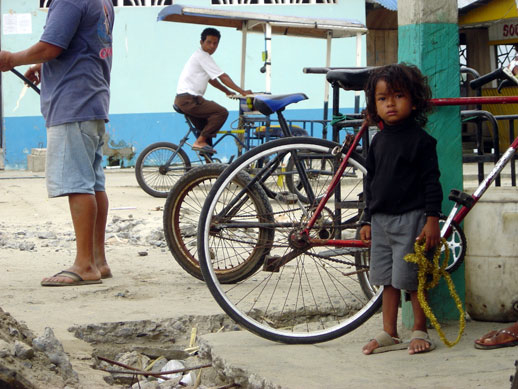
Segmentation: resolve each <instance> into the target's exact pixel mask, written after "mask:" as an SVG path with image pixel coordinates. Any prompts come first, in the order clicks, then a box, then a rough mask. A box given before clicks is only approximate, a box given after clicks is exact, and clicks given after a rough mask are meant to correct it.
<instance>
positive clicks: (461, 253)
mask: <svg viewBox="0 0 518 389" xmlns="http://www.w3.org/2000/svg"><path fill="white" fill-rule="evenodd" d="M445 221H446V217H445V216H441V217H440V219H439V227H442V224H444V222H445ZM451 228H452V232H451V234H450V236H448V237H447V238H446V242H447V244H448V248H449V250H450V258H449V261H448V265H447V266H446V271H447V272H448V273H453V272H454V271H455V270H457V269H458V268H459V267H460V265H462V263H463V262H464V257H465V256H466V249H467V243H466V235H465V234H464V231H463V230H462V228H461V226H460V225H459V224H458V223H457V222H454V221H453V220H452V222H451ZM442 251H443V252H444V249H442ZM443 255H444V253H443V254H442V255H441V258H440V259H439V263H442V260H443Z"/></svg>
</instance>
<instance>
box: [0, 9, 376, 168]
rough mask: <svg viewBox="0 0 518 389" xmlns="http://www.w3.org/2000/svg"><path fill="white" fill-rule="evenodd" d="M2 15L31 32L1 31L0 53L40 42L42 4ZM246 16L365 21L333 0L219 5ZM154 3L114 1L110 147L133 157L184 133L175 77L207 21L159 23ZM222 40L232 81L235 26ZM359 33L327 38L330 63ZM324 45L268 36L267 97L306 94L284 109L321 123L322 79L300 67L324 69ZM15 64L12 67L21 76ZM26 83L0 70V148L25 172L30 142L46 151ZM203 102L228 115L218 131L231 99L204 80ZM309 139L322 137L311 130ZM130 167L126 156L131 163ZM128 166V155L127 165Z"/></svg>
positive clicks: (257, 43)
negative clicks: (0, 126) (23, 19)
mask: <svg viewBox="0 0 518 389" xmlns="http://www.w3.org/2000/svg"><path fill="white" fill-rule="evenodd" d="M187 3H188V4H189V5H192V6H200V7H212V6H211V4H210V0H189V1H184V4H187ZM0 7H1V13H2V15H3V14H6V13H18V14H24V13H28V14H30V15H31V20H32V33H31V34H9V35H4V34H3V32H4V31H3V29H2V37H1V39H2V41H1V42H2V49H3V50H9V51H18V50H23V49H25V48H27V47H29V46H30V45H32V44H34V43H35V42H37V41H38V39H39V37H40V36H41V32H42V31H43V26H44V24H45V18H46V15H47V12H46V10H42V9H40V8H39V1H38V0H2V1H1V3H0ZM222 7H225V9H232V10H242V11H247V12H259V13H271V14H284V15H293V16H306V17H327V18H336V17H338V18H347V19H356V20H358V21H360V22H362V23H365V2H364V0H348V1H340V2H339V4H334V5H277V6H233V7H228V6H222ZM160 10H161V7H116V9H115V12H116V19H115V31H114V62H113V70H112V98H111V106H110V123H109V124H108V127H107V132H108V134H109V136H110V140H109V144H110V145H111V146H112V147H114V148H116V147H118V146H121V145H127V146H131V147H134V148H135V151H136V152H137V153H138V152H140V151H141V150H142V149H143V148H144V147H146V146H147V145H149V144H150V143H152V142H155V141H160V140H166V141H171V142H173V143H178V141H179V140H180V138H181V137H182V136H183V134H184V133H185V128H186V127H185V124H184V119H183V117H181V116H180V115H178V114H177V113H174V111H173V109H172V103H173V100H174V95H175V90H176V82H177V78H178V75H179V74H180V71H181V69H182V67H183V65H184V63H185V62H186V61H187V59H188V58H189V56H190V55H191V54H192V52H193V51H194V50H195V49H196V48H198V47H199V40H200V32H201V31H202V29H203V28H204V27H205V26H202V25H191V24H183V23H171V22H157V15H158V13H159V12H160ZM219 29H220V31H221V33H222V39H221V42H220V45H219V48H218V51H217V52H216V53H215V54H214V58H215V60H216V62H217V63H218V64H219V66H220V67H221V68H222V69H223V70H224V71H225V72H226V73H228V74H229V75H230V76H231V77H232V78H233V80H234V81H235V82H236V83H239V79H240V61H241V32H239V31H236V30H234V29H230V28H219ZM362 47H363V50H362V51H363V55H362V64H365V51H366V50H365V38H364V37H363V38H362ZM263 50H264V39H263V35H261V34H249V35H248V41H247V59H246V61H247V62H246V84H245V87H246V88H247V89H252V90H254V91H263V90H264V89H265V80H264V74H262V73H260V71H259V69H260V68H261V66H262V65H263V62H262V56H261V53H262V51H263ZM355 54H356V38H340V39H334V40H333V43H332V57H331V66H355V65H356V57H355ZM325 55H326V42H325V40H321V39H314V38H294V37H284V36H274V37H273V40H272V93H274V94H281V93H290V92H304V93H306V94H307V95H308V96H309V100H307V101H303V102H300V103H297V104H295V105H292V106H290V108H289V112H288V113H287V116H288V117H291V118H306V119H321V118H322V117H323V111H322V107H323V99H324V83H325V77H324V75H314V74H304V73H303V72H302V69H303V68H304V67H310V66H324V65H325ZM26 68H27V67H25V66H22V67H20V69H18V70H19V71H21V72H22V73H23V72H25V70H26ZM23 90H24V88H23V83H22V81H20V80H19V79H18V78H17V77H16V76H14V75H13V74H12V73H10V72H8V73H4V74H3V75H2V93H3V113H4V139H3V140H4V145H3V146H4V150H5V167H6V169H19V168H26V163H27V158H26V156H27V154H28V153H30V150H31V148H35V147H45V145H46V132H45V124H44V121H43V118H42V117H41V114H40V108H39V97H38V95H37V94H36V93H34V92H33V91H32V90H27V91H25V94H24V95H23V96H22V94H23ZM205 97H206V98H208V99H211V100H216V101H218V102H219V103H220V104H222V105H224V106H226V107H227V109H229V111H231V114H230V116H229V120H228V122H227V124H226V126H225V127H229V126H230V125H231V123H232V122H233V121H234V120H235V119H236V118H237V110H238V103H237V102H236V101H234V100H230V99H227V98H226V97H225V96H224V95H223V94H222V93H221V92H219V91H218V90H215V89H214V88H211V87H210V86H209V88H208V90H207V93H206V96H205ZM341 105H342V111H343V112H344V113H345V112H351V111H352V109H353V108H352V107H353V106H354V94H353V93H342V95H341ZM315 136H321V135H320V133H319V132H318V130H317V133H315ZM218 150H219V156H220V157H223V158H225V157H228V156H230V155H232V154H233V153H234V151H235V146H233V142H232V141H230V140H228V141H224V142H223V143H222V145H221V148H220V147H218ZM129 163H131V161H129ZM126 164H128V161H126Z"/></svg>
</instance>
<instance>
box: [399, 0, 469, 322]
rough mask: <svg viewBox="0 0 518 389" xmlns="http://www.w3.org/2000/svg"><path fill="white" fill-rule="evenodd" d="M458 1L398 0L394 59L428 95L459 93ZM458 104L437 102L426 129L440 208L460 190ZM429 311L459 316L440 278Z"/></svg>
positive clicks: (406, 314)
mask: <svg viewBox="0 0 518 389" xmlns="http://www.w3.org/2000/svg"><path fill="white" fill-rule="evenodd" d="M457 15H458V10H457V0H434V1H430V0H399V1H398V25H399V27H398V60H399V62H406V63H410V64H414V65H416V66H417V67H418V68H419V69H421V71H422V72H423V74H425V75H426V76H427V77H428V80H429V83H430V87H431V89H432V93H433V97H458V96H459V93H460V88H459V80H460V66H459V48H458V42H459V33H458V24H457ZM459 112H460V110H459V107H456V106H451V107H437V108H436V109H435V110H434V113H432V114H431V115H430V117H429V121H428V124H427V126H426V130H427V131H428V132H429V133H430V134H431V135H432V136H433V137H435V139H437V154H438V157H439V167H440V169H441V184H442V189H443V192H444V199H443V209H442V210H443V213H445V214H447V213H448V212H449V211H450V209H451V207H452V204H451V202H450V201H449V200H448V194H449V193H450V190H451V189H453V188H455V189H462V141H461V123H460V113H459ZM452 277H453V281H454V283H455V287H456V290H457V293H458V294H459V296H460V298H461V300H462V301H463V302H464V296H465V282H464V267H463V266H462V267H461V268H460V269H459V270H457V271H456V272H454V273H453V275H452ZM429 302H430V306H431V308H432V311H433V312H434V314H435V315H436V317H437V319H438V320H439V321H440V320H456V319H458V318H459V313H458V310H457V307H456V305H455V303H454V301H453V300H452V298H451V296H450V293H449V291H448V288H447V287H446V284H445V283H444V280H441V283H440V284H439V286H437V287H436V288H434V289H432V290H431V291H430V293H429ZM403 323H404V324H405V325H406V326H407V327H411V326H412V324H413V316H412V307H411V305H410V303H406V302H405V303H403Z"/></svg>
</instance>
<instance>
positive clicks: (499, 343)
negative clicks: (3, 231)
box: [475, 328, 518, 350]
mask: <svg viewBox="0 0 518 389" xmlns="http://www.w3.org/2000/svg"><path fill="white" fill-rule="evenodd" d="M503 339H506V340H503ZM486 340H490V342H489V343H488V342H486ZM513 346H518V335H517V334H516V333H515V332H514V331H511V330H510V329H509V328H505V329H503V330H499V331H491V332H489V333H487V334H485V335H484V336H483V337H482V338H480V339H477V340H475V348H478V349H480V350H493V349H496V348H502V347H513Z"/></svg>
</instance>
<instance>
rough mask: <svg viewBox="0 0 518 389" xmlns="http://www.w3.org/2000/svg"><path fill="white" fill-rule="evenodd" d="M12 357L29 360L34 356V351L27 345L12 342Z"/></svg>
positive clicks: (17, 341)
mask: <svg viewBox="0 0 518 389" xmlns="http://www.w3.org/2000/svg"><path fill="white" fill-rule="evenodd" d="M14 355H15V356H16V357H18V358H20V359H31V358H32V357H33V356H34V350H33V349H32V347H31V346H29V345H28V344H26V343H23V342H20V341H19V340H16V341H15V342H14Z"/></svg>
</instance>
